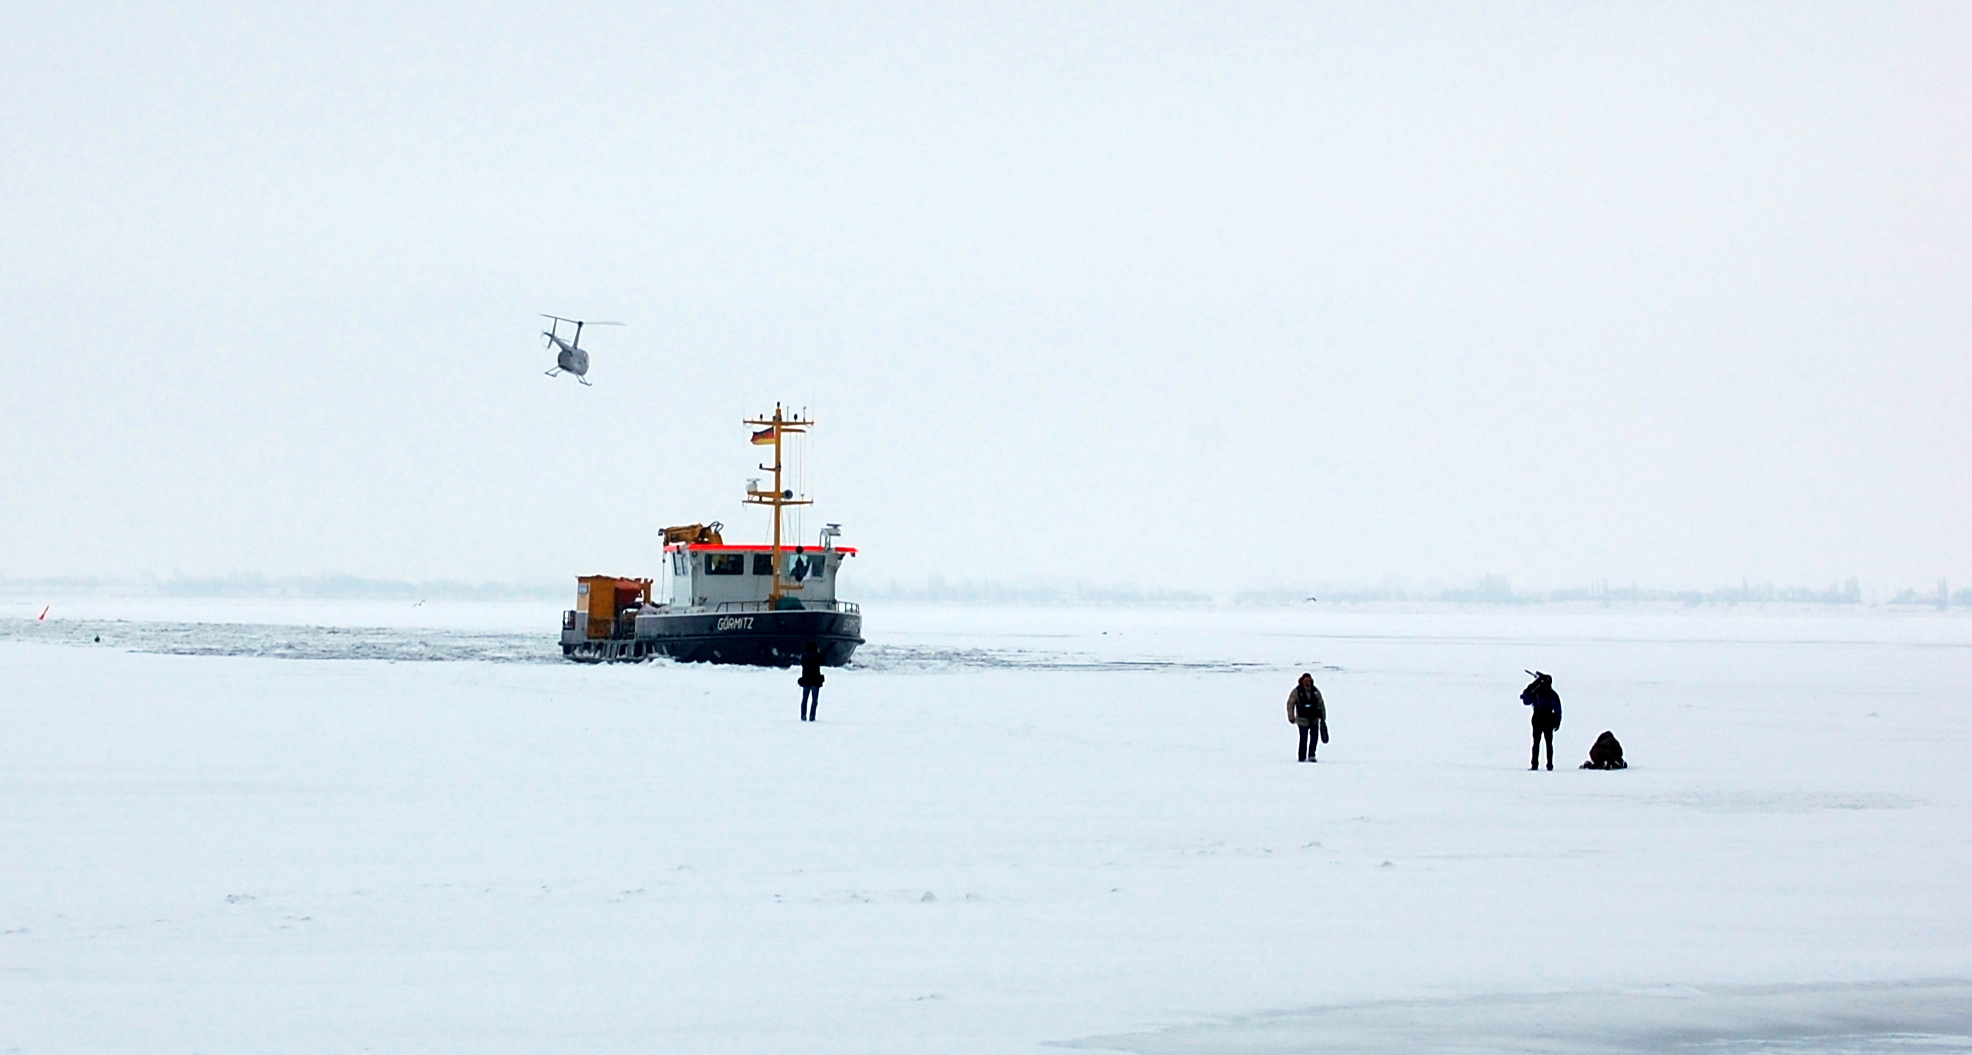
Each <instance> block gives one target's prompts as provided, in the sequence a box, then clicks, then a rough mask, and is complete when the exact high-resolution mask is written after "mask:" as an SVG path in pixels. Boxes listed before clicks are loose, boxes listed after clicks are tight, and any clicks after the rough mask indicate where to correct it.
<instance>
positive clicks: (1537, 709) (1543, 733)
mask: <svg viewBox="0 0 1972 1055" xmlns="http://www.w3.org/2000/svg"><path fill="white" fill-rule="evenodd" d="M1520 702H1521V703H1524V704H1526V705H1527V706H1529V707H1532V708H1533V709H1534V757H1533V758H1531V759H1529V760H1528V763H1527V768H1528V769H1539V768H1541V740H1542V739H1546V740H1547V767H1548V768H1549V769H1553V768H1554V731H1555V730H1556V729H1559V728H1561V694H1560V693H1558V692H1555V691H1554V675H1552V674H1540V673H1536V674H1535V675H1534V680H1533V682H1532V683H1531V684H1529V685H1528V686H1527V687H1526V688H1525V689H1523V690H1521V693H1520Z"/></svg>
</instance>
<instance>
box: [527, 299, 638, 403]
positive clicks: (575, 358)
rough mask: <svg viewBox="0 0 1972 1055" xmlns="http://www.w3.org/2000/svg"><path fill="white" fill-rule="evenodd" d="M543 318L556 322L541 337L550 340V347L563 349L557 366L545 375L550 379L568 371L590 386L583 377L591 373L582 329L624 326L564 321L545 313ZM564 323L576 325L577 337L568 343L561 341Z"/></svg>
mask: <svg viewBox="0 0 1972 1055" xmlns="http://www.w3.org/2000/svg"><path fill="white" fill-rule="evenodd" d="M541 317H542V318H544V319H553V320H554V322H552V323H550V324H549V325H548V328H547V329H545V330H542V331H541V336H543V337H546V338H547V339H548V347H550V348H559V349H561V350H560V351H559V352H556V353H555V365H554V366H553V367H552V368H551V369H549V370H546V371H544V373H546V374H547V375H548V376H549V377H554V376H555V375H556V374H559V373H561V372H563V371H567V372H568V373H571V374H574V375H575V379H576V380H577V381H580V382H582V383H583V384H585V385H587V384H589V379H588V378H587V377H585V376H583V375H585V374H587V373H588V372H589V353H588V352H585V351H583V350H582V327H583V326H585V325H587V326H621V325H623V324H622V323H620V322H590V323H584V322H583V321H582V320H581V319H564V318H562V317H561V316H559V315H548V314H545V313H544V314H542V316H541ZM564 322H572V323H574V324H575V336H574V337H573V338H571V339H569V340H566V341H564V340H562V339H561V324H562V323H564ZM591 387H594V386H591Z"/></svg>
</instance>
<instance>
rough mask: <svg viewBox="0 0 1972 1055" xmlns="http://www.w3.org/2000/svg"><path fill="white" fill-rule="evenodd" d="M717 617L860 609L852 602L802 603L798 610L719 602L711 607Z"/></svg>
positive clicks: (765, 603) (764, 603)
mask: <svg viewBox="0 0 1972 1055" xmlns="http://www.w3.org/2000/svg"><path fill="white" fill-rule="evenodd" d="M712 611H713V612H714V613H716V614H719V615H725V614H727V613H730V612H846V613H849V614H851V615H854V614H857V613H860V612H861V611H862V608H860V607H858V606H857V604H856V602H854V601H802V602H801V607H799V608H776V607H774V602H772V601H721V602H719V603H718V604H716V605H713V606H712Z"/></svg>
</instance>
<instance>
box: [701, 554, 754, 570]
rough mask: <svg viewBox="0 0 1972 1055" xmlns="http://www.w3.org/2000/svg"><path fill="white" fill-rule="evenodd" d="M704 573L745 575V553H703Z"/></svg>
mask: <svg viewBox="0 0 1972 1055" xmlns="http://www.w3.org/2000/svg"><path fill="white" fill-rule="evenodd" d="M705 574H707V575H745V574H746V554H744V553H708V554H706V555H705Z"/></svg>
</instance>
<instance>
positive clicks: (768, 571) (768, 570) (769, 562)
mask: <svg viewBox="0 0 1972 1055" xmlns="http://www.w3.org/2000/svg"><path fill="white" fill-rule="evenodd" d="M753 574H755V575H772V574H774V555H773V554H771V553H755V554H754V555H753Z"/></svg>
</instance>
